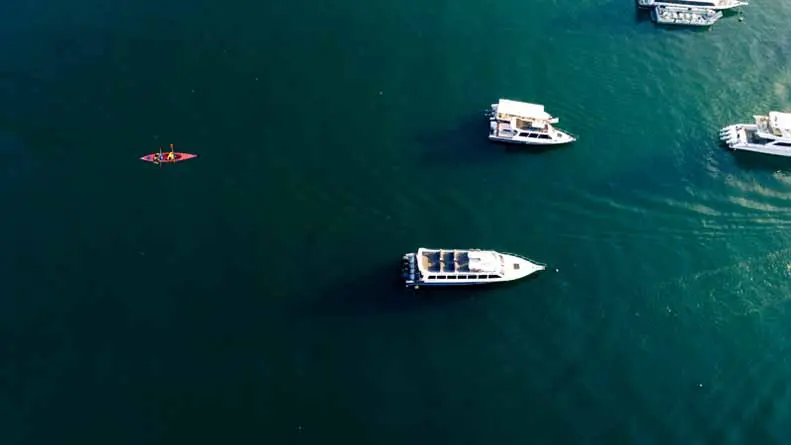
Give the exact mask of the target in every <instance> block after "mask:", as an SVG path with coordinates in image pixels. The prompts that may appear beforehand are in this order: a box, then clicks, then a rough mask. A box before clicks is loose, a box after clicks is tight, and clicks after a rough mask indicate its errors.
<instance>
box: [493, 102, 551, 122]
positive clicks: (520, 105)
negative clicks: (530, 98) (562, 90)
mask: <svg viewBox="0 0 791 445" xmlns="http://www.w3.org/2000/svg"><path fill="white" fill-rule="evenodd" d="M497 113H498V114H508V115H511V116H516V117H522V118H527V119H551V118H552V116H550V115H549V113H547V112H546V111H544V106H543V105H539V104H531V103H528V102H519V101H515V100H508V99H500V101H499V102H498V103H497Z"/></svg>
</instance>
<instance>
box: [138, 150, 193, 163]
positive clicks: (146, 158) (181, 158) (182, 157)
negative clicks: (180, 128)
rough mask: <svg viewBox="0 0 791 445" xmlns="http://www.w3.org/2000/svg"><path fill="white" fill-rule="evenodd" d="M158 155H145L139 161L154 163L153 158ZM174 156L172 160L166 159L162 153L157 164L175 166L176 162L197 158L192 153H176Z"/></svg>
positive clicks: (165, 155)
mask: <svg viewBox="0 0 791 445" xmlns="http://www.w3.org/2000/svg"><path fill="white" fill-rule="evenodd" d="M168 153H169V152H168ZM158 154H159V153H151V154H147V155H145V156H143V157H141V158H140V160H141V161H146V162H155V161H154V159H155V156H156V155H158ZM174 156H175V157H174V159H168V158H167V157H168V156H167V153H163V155H162V157H163V159H162V160H161V161H159V163H162V164H175V163H176V162H181V161H186V160H188V159H192V158H197V157H198V155H195V154H192V153H178V152H176V153H174Z"/></svg>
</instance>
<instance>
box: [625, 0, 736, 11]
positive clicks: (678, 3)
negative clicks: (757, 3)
mask: <svg viewBox="0 0 791 445" xmlns="http://www.w3.org/2000/svg"><path fill="white" fill-rule="evenodd" d="M748 4H749V3H748V2H745V1H742V0H637V6H639V7H640V8H646V9H647V8H653V7H656V6H673V7H683V8H701V9H714V10H717V11H723V10H726V9H733V8H738V7H739V6H747V5H748Z"/></svg>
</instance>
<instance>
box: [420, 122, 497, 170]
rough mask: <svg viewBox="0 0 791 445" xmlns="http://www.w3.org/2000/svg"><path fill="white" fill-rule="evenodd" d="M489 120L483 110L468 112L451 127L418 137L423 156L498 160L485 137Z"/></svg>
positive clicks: (436, 161)
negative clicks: (474, 112) (473, 112)
mask: <svg viewBox="0 0 791 445" xmlns="http://www.w3.org/2000/svg"><path fill="white" fill-rule="evenodd" d="M488 134H489V120H488V117H487V116H486V115H485V114H484V113H477V114H470V115H468V116H466V117H465V118H464V119H462V120H461V121H460V122H459V123H458V124H457V125H455V126H454V127H451V128H444V129H441V130H437V131H432V132H429V133H426V134H422V135H419V136H418V137H417V142H418V144H419V145H420V146H421V147H423V149H422V154H421V157H422V160H423V161H424V162H427V163H430V164H473V163H480V162H496V161H501V160H502V158H501V157H500V156H499V155H500V153H498V151H497V150H496V149H494V150H493V149H492V148H493V147H492V143H491V141H489V139H488V138H487V135H488Z"/></svg>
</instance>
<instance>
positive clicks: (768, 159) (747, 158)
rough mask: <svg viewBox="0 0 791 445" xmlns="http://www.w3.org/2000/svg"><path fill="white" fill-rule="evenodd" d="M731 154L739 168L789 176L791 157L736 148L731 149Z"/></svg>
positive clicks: (790, 172) (790, 173)
mask: <svg viewBox="0 0 791 445" xmlns="http://www.w3.org/2000/svg"><path fill="white" fill-rule="evenodd" d="M731 154H732V155H733V159H734V161H735V162H736V165H737V166H738V167H739V168H741V169H744V170H755V171H761V172H766V173H779V174H782V175H783V176H791V157H784V156H775V155H767V154H763V153H753V152H743V151H738V150H736V151H733V152H732V153H731Z"/></svg>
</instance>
